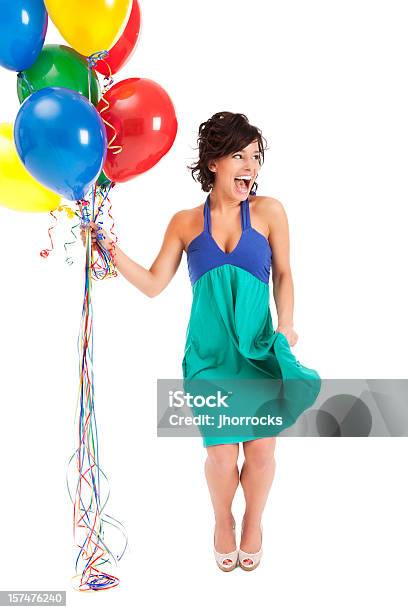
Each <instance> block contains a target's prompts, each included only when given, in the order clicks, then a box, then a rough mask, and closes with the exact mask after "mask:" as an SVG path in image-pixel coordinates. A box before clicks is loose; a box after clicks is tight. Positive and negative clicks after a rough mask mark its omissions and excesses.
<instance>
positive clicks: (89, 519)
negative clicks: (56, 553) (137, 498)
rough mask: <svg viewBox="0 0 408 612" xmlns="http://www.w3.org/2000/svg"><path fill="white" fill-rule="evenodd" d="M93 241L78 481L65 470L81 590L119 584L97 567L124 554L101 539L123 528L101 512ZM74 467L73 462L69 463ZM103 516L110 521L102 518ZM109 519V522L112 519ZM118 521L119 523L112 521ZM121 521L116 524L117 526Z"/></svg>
mask: <svg viewBox="0 0 408 612" xmlns="http://www.w3.org/2000/svg"><path fill="white" fill-rule="evenodd" d="M78 204H79V206H81V205H82V206H83V208H82V210H81V213H82V216H83V218H85V219H86V218H88V219H89V215H90V212H89V202H87V201H86V200H83V201H79V202H78ZM91 258H92V244H91V239H90V234H89V233H88V235H87V241H86V265H85V291H84V302H83V308H82V320H81V328H80V331H79V334H78V354H79V363H80V380H79V388H78V397H77V410H76V417H75V423H76V427H75V429H76V431H77V435H78V447H77V449H76V451H75V452H74V454H73V455H72V456H71V459H70V461H69V464H68V467H69V466H70V465H71V463H72V462H73V459H74V458H76V462H75V468H76V479H77V482H76V486H75V487H72V489H71V487H70V486H69V479H68V475H67V486H68V492H69V495H70V498H71V501H72V502H73V506H74V508H73V531H74V541H75V544H76V545H77V546H78V548H79V552H78V556H77V560H76V568H75V569H76V571H77V572H78V570H80V568H79V564H80V565H81V569H82V571H79V572H78V573H77V574H76V575H75V576H74V577H73V580H74V579H75V581H76V582H78V581H79V586H78V587H75V588H77V590H80V591H89V590H102V589H109V588H112V587H114V586H117V585H118V584H119V579H118V578H117V577H115V576H113V575H112V574H110V573H107V572H106V571H103V570H102V568H101V566H103V565H104V564H106V563H110V562H111V560H113V561H114V562H115V564H116V565H117V559H120V558H121V556H122V555H123V554H124V551H125V549H126V546H127V537H126V543H125V547H124V549H123V551H122V553H121V555H120V556H116V557H115V555H113V553H112V552H111V551H110V549H109V548H108V546H107V545H106V542H105V535H104V525H105V524H109V525H113V526H114V527H116V528H117V529H119V530H120V531H121V532H122V535H123V534H124V533H125V530H124V528H123V526H122V525H121V523H119V521H115V519H112V517H109V516H108V515H104V512H103V511H104V508H105V506H106V503H107V501H108V499H109V495H110V493H109V486H107V494H106V495H105V496H104V497H102V493H103V490H102V489H101V477H102V478H103V479H104V481H105V484H107V485H108V483H107V478H106V475H105V474H104V472H103V471H102V470H101V468H100V465H99V452H98V434H97V427H96V419H95V409H94V376H93V308H92V265H90V264H91ZM73 467H74V466H73ZM105 517H108V518H110V519H111V520H110V521H108V520H106V518H105ZM112 521H113V522H112ZM115 523H117V524H115ZM119 525H120V526H119Z"/></svg>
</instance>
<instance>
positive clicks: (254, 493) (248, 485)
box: [240, 438, 276, 553]
mask: <svg viewBox="0 0 408 612" xmlns="http://www.w3.org/2000/svg"><path fill="white" fill-rule="evenodd" d="M275 445H276V438H261V439H258V440H248V442H244V443H243V447H244V455H245V460H244V463H243V465H242V469H241V473H240V481H241V484H242V488H243V490H244V496H245V502H246V508H245V514H244V519H245V522H244V530H243V533H242V539H241V544H240V548H242V550H245V552H248V553H254V552H257V551H258V550H259V549H260V547H261V531H260V524H261V522H262V513H263V510H264V507H265V504H266V500H267V498H268V494H269V490H270V488H271V485H272V482H273V478H274V475H275V467H276V461H275V457H274V453H275Z"/></svg>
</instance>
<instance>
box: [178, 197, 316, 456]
mask: <svg viewBox="0 0 408 612" xmlns="http://www.w3.org/2000/svg"><path fill="white" fill-rule="evenodd" d="M240 208H241V229H242V233H241V238H240V240H239V242H238V244H237V245H236V247H235V248H234V250H233V251H231V252H230V253H225V252H224V251H223V250H222V249H221V248H220V247H219V246H218V244H217V243H216V242H215V240H214V239H213V237H212V234H211V212H210V195H208V197H207V199H206V202H205V204H204V229H203V231H202V232H201V233H200V234H199V235H198V236H196V237H195V238H194V239H193V240H192V241H191V242H190V244H189V246H188V248H187V263H188V270H189V275H190V281H191V286H192V294H193V300H192V305H191V312H190V318H189V324H188V327H187V332H186V339H185V347H184V356H183V362H182V370H183V380H184V388H185V389H193V388H195V389H198V388H204V389H212V390H214V389H215V388H221V389H223V390H225V388H226V386H228V388H230V389H231V388H234V389H235V391H236V393H235V396H238V395H239V397H240V401H241V404H239V402H238V403H237V404H236V405H235V408H234V409H233V410H234V412H233V414H235V415H242V414H243V413H245V415H252V417H253V416H258V417H259V416H260V415H265V414H267V413H268V414H271V413H272V412H273V414H274V415H275V417H276V418H275V422H274V423H273V424H272V425H266V426H262V427H260V428H259V427H258V428H257V426H256V424H255V425H252V426H251V425H249V428H248V426H247V425H246V426H244V427H236V426H234V427H231V426H227V427H225V428H224V427H218V428H217V429H215V428H214V425H212V426H208V427H207V426H199V429H200V432H201V435H202V438H203V445H204V446H205V447H207V446H212V445H215V444H231V443H235V442H244V441H247V440H253V439H258V438H264V437H273V436H276V435H277V434H279V432H280V431H282V430H283V429H286V428H287V427H290V426H291V425H293V424H294V423H295V422H296V420H297V418H298V417H299V416H300V415H301V414H302V413H303V412H304V411H305V410H306V409H307V408H309V407H311V406H312V405H313V403H314V401H315V400H316V397H317V395H318V394H319V391H320V387H321V380H320V377H319V374H318V373H317V371H316V370H313V369H310V368H307V367H305V366H304V365H302V364H301V363H300V362H299V361H298V360H297V359H296V357H295V356H294V354H293V353H292V351H291V349H290V345H289V343H288V341H287V339H286V337H285V335H284V334H282V333H281V332H275V331H274V329H273V325H272V317H271V311H270V307H269V302H270V291H269V277H270V271H271V265H272V250H271V247H270V245H269V241H268V240H267V239H266V238H265V236H263V235H262V234H261V233H260V232H258V231H257V230H255V229H254V228H253V227H252V226H251V219H250V212H249V201H248V199H246V200H244V201H242V202H241V204H240ZM218 381H222V382H223V384H222V385H221V386H219V385H218ZM226 381H227V382H228V384H227V385H226V384H225V383H226ZM197 383H198V384H199V385H201V387H199V386H197ZM194 384H195V385H196V386H195V387H194ZM217 385H218V386H217ZM203 410H204V409H203ZM203 410H201V409H200V410H199V409H197V408H193V413H194V414H195V415H198V414H202V413H203ZM214 410H215V409H213V411H212V414H217V413H216V412H215V411H214ZM209 412H211V411H209ZM225 413H226V414H228V410H225ZM230 414H231V412H230ZM217 416H218V415H217ZM278 417H279V418H278ZM271 420H272V421H273V419H271V418H270V419H269V421H271ZM255 421H256V419H255ZM215 422H217V421H215ZM251 422H252V421H251ZM224 432H225V435H224Z"/></svg>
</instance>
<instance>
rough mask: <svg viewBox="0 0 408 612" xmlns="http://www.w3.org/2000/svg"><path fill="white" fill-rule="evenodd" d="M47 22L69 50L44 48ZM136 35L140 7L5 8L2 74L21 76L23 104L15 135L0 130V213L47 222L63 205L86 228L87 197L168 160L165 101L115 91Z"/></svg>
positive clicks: (145, 84) (169, 112)
mask: <svg viewBox="0 0 408 612" xmlns="http://www.w3.org/2000/svg"><path fill="white" fill-rule="evenodd" d="M48 17H50V18H51V19H52V21H53V22H54V24H55V25H56V27H57V28H58V30H59V32H60V33H61V35H62V36H63V37H64V39H65V40H66V41H67V43H69V45H70V46H67V45H60V44H46V45H44V40H45V36H46V32H47V26H48ZM140 25H141V15H140V8H139V5H138V2H137V0H86V1H84V0H64V1H63V2H61V0H13V1H12V2H11V1H10V0H0V65H1V66H3V67H4V68H6V69H8V70H13V71H15V72H17V95H18V99H19V101H20V103H21V107H20V110H19V111H18V113H17V117H16V119H15V122H14V128H13V129H11V128H12V126H10V124H4V123H3V124H2V123H0V204H1V205H3V206H6V207H8V208H13V209H15V210H20V211H30V212H44V211H53V210H55V209H57V208H58V209H59V210H60V209H61V198H65V199H67V200H70V201H76V202H77V205H78V209H77V211H76V212H77V214H78V215H79V216H80V217H81V218H82V220H85V221H89V219H90V216H91V213H90V211H89V208H88V209H87V210H85V211H84V206H85V208H86V205H87V203H89V200H88V199H87V197H88V196H89V194H91V196H90V197H92V198H94V197H95V195H96V194H97V193H99V194H100V193H102V195H103V196H106V192H107V190H108V189H109V188H111V187H113V186H114V185H115V184H116V183H120V182H123V181H128V180H130V179H132V178H134V177H135V176H137V175H138V174H141V173H143V172H146V171H147V170H149V169H150V168H152V167H153V166H154V165H155V164H157V162H158V161H159V160H160V159H161V158H162V157H163V156H164V155H165V154H166V153H167V152H168V151H169V149H170V148H171V146H172V145H173V142H174V139H175V136H176V133H177V119H176V114H175V110H174V106H173V103H172V101H171V99H170V96H169V95H168V94H167V92H166V91H165V90H164V89H163V88H162V87H161V86H160V85H159V84H158V83H156V82H155V81H153V80H151V79H148V78H142V77H135V78H128V79H125V80H123V81H119V82H118V83H116V84H113V76H112V75H114V74H115V73H116V72H117V71H118V70H120V68H122V67H123V66H124V65H125V63H126V62H127V61H128V60H129V59H130V57H131V56H132V54H133V52H134V50H135V47H136V44H137V41H138V39H139V34H140ZM98 73H99V75H101V77H100V78H102V79H103V83H102V87H101V84H100V82H99V78H98ZM93 214H94V215H95V206H94V209H93ZM97 214H98V213H96V216H97ZM94 218H96V217H94Z"/></svg>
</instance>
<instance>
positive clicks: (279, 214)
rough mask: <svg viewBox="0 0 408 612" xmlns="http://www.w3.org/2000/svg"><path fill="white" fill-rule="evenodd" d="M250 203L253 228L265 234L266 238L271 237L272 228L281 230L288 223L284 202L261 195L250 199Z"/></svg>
mask: <svg viewBox="0 0 408 612" xmlns="http://www.w3.org/2000/svg"><path fill="white" fill-rule="evenodd" d="M249 203H250V206H251V219H252V226H254V227H255V229H258V231H260V232H261V233H263V234H264V236H265V238H268V237H269V236H270V233H271V230H272V228H279V227H282V225H283V224H286V223H287V218H286V212H285V209H284V207H283V204H282V202H281V201H280V200H278V199H277V198H272V197H270V196H261V195H259V196H252V197H250V198H249Z"/></svg>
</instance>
